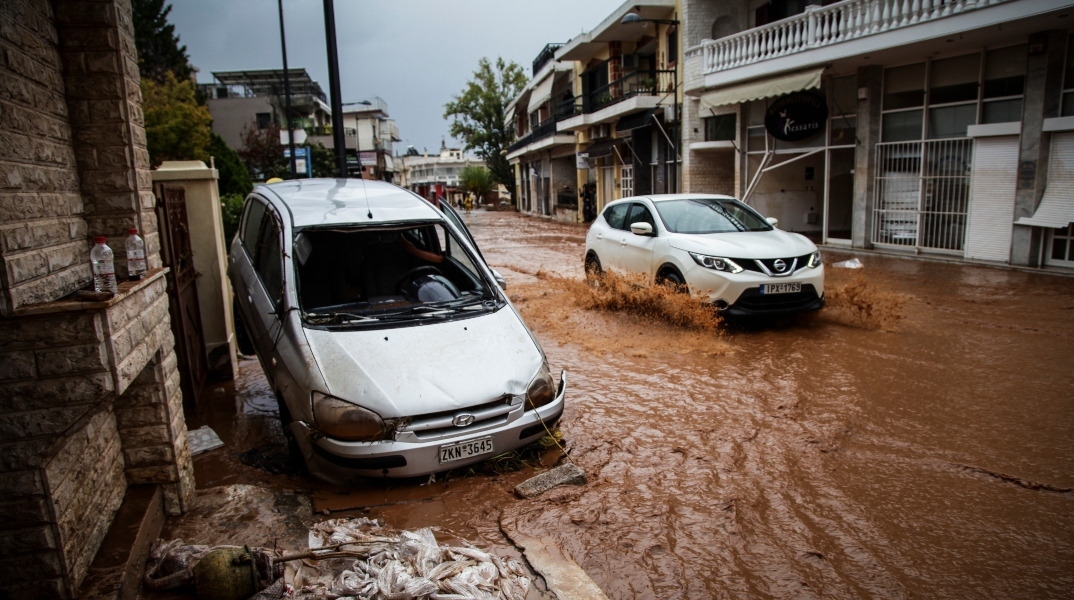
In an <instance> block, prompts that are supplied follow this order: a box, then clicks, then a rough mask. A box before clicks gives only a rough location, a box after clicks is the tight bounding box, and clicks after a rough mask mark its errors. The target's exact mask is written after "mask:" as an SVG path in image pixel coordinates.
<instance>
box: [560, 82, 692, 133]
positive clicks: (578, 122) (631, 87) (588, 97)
mask: <svg viewBox="0 0 1074 600" xmlns="http://www.w3.org/2000/svg"><path fill="white" fill-rule="evenodd" d="M677 83H678V81H677V74H676V71H674V70H666V71H636V72H634V73H630V74H628V75H626V76H625V77H621V78H619V79H616V80H615V81H613V82H611V83H608V84H606V85H602V86H600V87H598V88H596V89H594V90H591V91H590V92H589V93H588V94H585V95H583V96H579V97H578V98H575V99H574V100H571V101H569V102H570V103H571V106H569V107H568V106H566V105H565V104H564V103H561V104H560V106H559V107H557V111H559V112H560V113H561V114H563V117H561V122H560V124H559V130H560V131H576V130H578V129H581V128H583V127H587V126H589V125H596V124H599V123H606V122H609V121H612V120H614V119H616V118H618V117H620V116H623V115H626V114H630V113H633V112H637V111H638V110H646V109H650V108H655V107H656V106H657V105H658V104H659V103H660V101H661V100H662V99H664V98H670V99H671V101H672V102H674V99H675V88H676V84H677ZM568 115H569V116H568Z"/></svg>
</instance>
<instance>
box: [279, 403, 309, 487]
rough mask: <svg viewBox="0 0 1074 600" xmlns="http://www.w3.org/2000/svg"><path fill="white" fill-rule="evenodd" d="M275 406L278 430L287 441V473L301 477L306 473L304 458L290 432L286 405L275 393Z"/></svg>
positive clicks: (293, 435) (289, 413)
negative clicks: (278, 415)
mask: <svg viewBox="0 0 1074 600" xmlns="http://www.w3.org/2000/svg"><path fill="white" fill-rule="evenodd" d="M276 404H277V405H278V406H279V407H280V428H281V429H282V430H283V437H284V438H286V439H287V472H288V473H294V474H296V475H303V474H305V472H306V458H305V457H304V456H302V448H300V447H299V445H298V440H296V439H295V434H294V432H292V431H291V411H289V410H287V403H286V402H284V401H283V398H282V397H280V393H279V392H276Z"/></svg>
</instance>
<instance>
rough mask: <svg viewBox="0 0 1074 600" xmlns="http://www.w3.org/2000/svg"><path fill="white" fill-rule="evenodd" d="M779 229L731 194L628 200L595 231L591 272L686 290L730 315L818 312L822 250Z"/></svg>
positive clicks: (609, 211) (588, 259) (608, 211)
mask: <svg viewBox="0 0 1074 600" xmlns="http://www.w3.org/2000/svg"><path fill="white" fill-rule="evenodd" d="M775 225H776V220H775V219H765V218H764V217H762V216H761V215H760V214H758V213H757V212H756V211H755V210H753V209H752V208H750V207H749V206H747V205H745V204H743V203H742V202H739V201H738V200H736V199H734V198H731V197H730V196H718V195H711V194H668V195H654V196H644V197H636V198H624V199H622V200H617V201H615V202H612V203H610V204H608V205H607V206H606V207H605V208H604V212H602V213H601V215H600V216H599V217H597V219H596V221H594V222H593V225H592V226H591V227H590V229H589V233H588V235H586V256H585V266H586V272H587V273H594V272H601V271H602V270H603V269H608V268H610V269H612V270H618V271H625V272H631V273H640V274H644V275H647V276H649V277H652V278H654V279H655V280H656V281H657V282H660V283H670V284H673V285H678V286H685V287H687V288H688V289H689V290H690V292H692V293H695V294H696V293H700V294H703V295H704V296H705V297H706V298H707V299H708V301H709V302H711V303H712V304H713V305H715V306H716V308H718V309H719V310H720V311H721V312H722V313H724V314H728V315H732V316H753V315H770V314H779V313H791V312H798V311H809V310H818V309H820V308H821V307H823V306H824V265H823V263H822V262H821V257H820V251H819V250H817V247H816V245H814V244H813V242H811V241H809V240H808V239H807V238H806V237H805V236H803V235H801V234H797V233H788V232H786V231H781V230H779V229H776V227H775Z"/></svg>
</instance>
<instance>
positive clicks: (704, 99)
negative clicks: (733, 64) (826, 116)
mask: <svg viewBox="0 0 1074 600" xmlns="http://www.w3.org/2000/svg"><path fill="white" fill-rule="evenodd" d="M822 73H824V68H823V67H821V68H819V69H813V70H812V71H804V72H801V73H795V74H793V75H784V76H783V77H774V78H772V79H763V80H761V81H754V82H752V83H744V84H742V85H738V86H735V87H731V88H724V89H720V90H715V91H712V92H709V93H707V94H705V95H704V96H701V109H702V110H706V109H709V108H714V107H717V106H725V105H727V104H740V103H742V102H749V101H750V100H760V99H761V98H771V97H773V96H782V95H783V94H789V93H791V92H800V91H802V90H811V89H814V88H819V87H820V79H821V74H822Z"/></svg>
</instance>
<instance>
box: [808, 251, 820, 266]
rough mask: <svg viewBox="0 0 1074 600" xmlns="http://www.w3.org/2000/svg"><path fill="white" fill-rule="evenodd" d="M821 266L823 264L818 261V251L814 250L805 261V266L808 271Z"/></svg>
mask: <svg viewBox="0 0 1074 600" xmlns="http://www.w3.org/2000/svg"><path fill="white" fill-rule="evenodd" d="M822 264H824V263H823V261H821V259H820V250H814V251H813V254H810V255H809V260H807V261H806V266H807V267H809V268H810V269H816V268H817V267H819V266H821V265H822Z"/></svg>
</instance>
